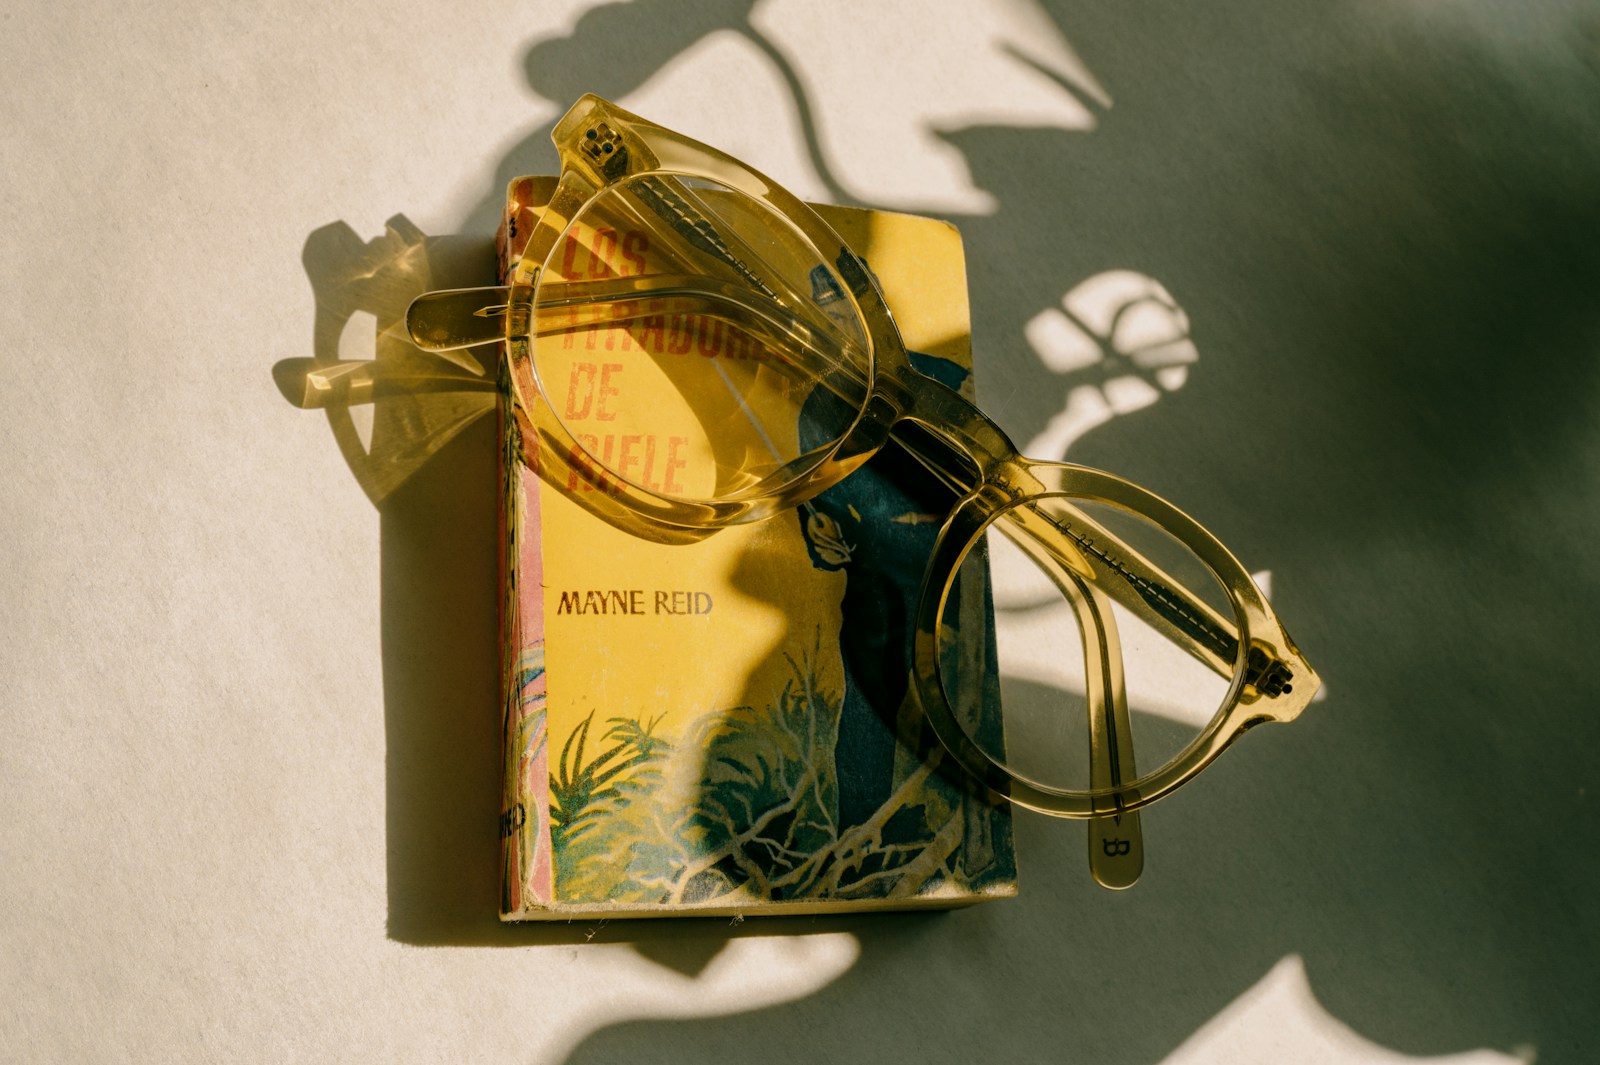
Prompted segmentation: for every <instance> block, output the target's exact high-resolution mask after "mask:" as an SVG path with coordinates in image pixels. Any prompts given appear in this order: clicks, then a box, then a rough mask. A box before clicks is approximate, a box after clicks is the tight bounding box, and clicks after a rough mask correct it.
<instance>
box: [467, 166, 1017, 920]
mask: <svg viewBox="0 0 1600 1065" xmlns="http://www.w3.org/2000/svg"><path fill="white" fill-rule="evenodd" d="M554 184H555V183H554V179H550V178H520V179H517V180H516V181H513V182H512V183H511V185H510V187H509V190H508V195H507V203H506V213H505V218H504V221H503V224H502V226H501V229H500V233H499V236H498V239H497V250H498V252H499V256H500V263H501V268H502V273H503V274H504V273H506V272H507V271H508V270H509V268H510V266H511V265H512V264H514V263H515V262H516V260H517V258H518V257H519V256H520V255H521V253H522V251H523V249H524V247H525V245H526V242H527V239H528V237H529V235H530V234H531V233H532V231H533V229H534V224H535V223H536V221H537V219H538V217H539V212H540V211H541V209H542V207H543V205H544V204H545V203H546V202H548V199H549V197H550V195H551V192H552V190H553V188H554ZM817 210H818V211H819V212H820V213H821V214H822V215H823V217H824V218H825V219H826V220H827V221H828V223H829V224H830V225H832V226H833V227H834V228H835V229H836V230H837V231H838V232H839V233H840V235H841V236H842V237H843V238H844V239H845V240H846V241H847V242H848V243H849V244H850V246H851V247H852V248H853V249H854V250H856V252H857V254H858V255H860V256H861V257H862V258H863V259H864V261H866V263H867V264H868V266H869V269H871V270H872V271H873V273H874V276H875V277H876V278H877V280H878V282H879V284H880V287H881V288H882V290H883V292H884V295H885V298H886V300H887V302H888V305H889V307H890V309H891V311H892V312H893V313H894V315H895V317H896V320H897V322H898V323H899V325H900V327H901V330H902V335H903V337H904V339H905V342H906V345H907V347H908V348H909V349H911V350H912V352H913V355H912V358H913V362H914V364H915V365H916V366H917V368H918V369H919V370H921V371H923V372H925V373H929V374H930V375H933V376H936V377H939V378H941V379H942V380H944V381H945V382H946V383H949V384H951V385H952V386H956V387H960V388H962V389H963V390H964V391H967V392H968V394H969V395H970V392H971V388H972V380H971V351H970V326H969V322H968V316H967V296H966V278H965V264H964V259H963V256H962V249H961V240H960V235H959V233H958V232H957V231H956V230H955V228H954V227H953V226H950V225H948V224H947V223H943V222H939V221H936V220H932V219H926V218H918V217H914V216H910V215H903V214H895V213H890V212H882V211H869V210H862V209H854V208H841V207H828V206H819V207H818V208H817ZM614 328H615V329H617V330H619V331H620V330H622V329H623V328H624V327H623V326H622V325H617V326H615V327H614ZM598 339H599V344H598V350H600V351H601V352H602V353H603V351H604V350H605V348H606V347H607V346H609V344H611V343H618V342H620V343H624V344H625V343H627V341H626V340H625V339H621V338H620V337H610V336H606V334H605V333H604V331H603V329H602V332H601V333H600V334H599V338H598ZM587 340H588V343H590V344H596V343H597V337H596V335H595V334H594V333H593V332H591V333H589V334H588V335H587ZM702 354H704V353H702ZM708 357H716V356H715V353H714V352H713V353H712V354H711V355H710V356H708ZM598 369H603V366H601V367H597V370H598ZM502 375H504V366H502ZM567 413H568V414H569V415H571V414H572V412H570V411H569V412H567ZM574 421H575V422H576V424H574ZM568 422H569V427H571V428H573V429H574V430H581V429H582V428H584V426H583V425H582V417H581V414H580V415H579V416H577V417H576V419H574V418H571V417H569V419H568ZM501 427H502V442H503V447H502V489H503V491H502V501H501V534H502V545H503V550H502V565H503V569H502V578H503V586H504V589H505V597H504V603H503V611H502V618H501V634H502V662H503V667H504V670H503V677H504V682H503V697H504V726H505V781H504V805H503V809H502V815H501V838H502V859H503V860H502V872H503V882H502V893H501V918H502V919H503V920H541V919H567V918H572V917H644V916H665V915H678V914H700V915H719V914H720V915H756V914H785V913H787V914H801V913H823V912H849V911H859V910H873V909H913V908H945V907H951V906H957V905H963V904H968V903H973V902H978V901H983V900H987V899H995V898H1003V897H1008V896H1011V895H1014V894H1015V893H1016V859H1015V852H1014V848H1013V841H1012V830H1011V820H1010V811H1009V808H1007V807H1005V806H1004V805H1002V804H996V803H995V801H994V800H992V799H990V798H988V797H986V796H983V795H981V794H978V793H976V791H975V789H973V788H972V787H971V785H970V783H969V782H967V781H964V780H962V779H960V778H959V777H957V776H947V775H946V774H951V773H959V771H958V770H952V769H949V768H947V766H946V765H943V764H941V762H942V760H941V759H940V758H938V757H937V756H934V755H930V754H928V753H927V752H928V751H929V747H928V745H927V744H926V743H925V742H923V737H922V735H921V734H920V732H919V728H920V719H919V717H918V711H917V708H916V700H915V698H914V697H911V696H909V695H908V685H909V668H910V660H911V659H910V655H911V637H912V631H911V630H912V625H913V622H912V620H911V618H912V613H913V611H914V608H915V603H916V596H917V593H918V589H919V587H920V582H921V578H922V571H923V568H924V567H925V565H926V562H927V559H928V557H929V554H930V553H931V549H932V545H933V541H934V538H935V536H936V535H937V531H938V529H939V526H940V524H941V523H942V522H943V519H944V517H945V515H946V514H947V513H948V511H949V509H950V506H951V503H952V502H953V500H952V497H951V496H950V494H949V492H948V490H947V489H945V488H943V487H942V486H941V485H939V484H938V482H937V481H936V480H935V479H934V478H933V477H932V475H931V474H929V473H928V472H927V471H926V470H924V469H922V468H921V467H920V466H918V465H917V464H916V463H915V462H914V461H912V460H911V459H910V457H909V456H908V455H906V454H905V453H904V452H902V451H901V450H900V449H899V448H898V446H897V445H893V444H890V445H889V446H888V447H886V448H885V449H884V450H883V451H882V452H881V453H880V454H878V455H877V456H875V457H874V458H873V459H872V460H871V461H870V462H868V463H867V464H866V465H865V466H864V467H862V468H861V469H860V470H857V471H856V472H855V473H853V474H852V475H851V476H850V477H848V478H846V479H845V480H844V481H843V482H841V483H840V484H838V485H835V486H834V487H833V488H830V489H829V490H828V491H827V492H824V493H822V494H821V495H819V496H818V497H816V499H814V500H812V501H811V502H810V503H808V504H806V505H805V506H804V507H801V508H797V509H796V510H795V511H793V512H791V513H789V514H783V515H779V516H777V517H774V518H771V519H768V520H766V521H763V522H759V523H755V524H752V525H745V526H738V527H734V528H729V529H724V530H721V531H719V532H717V533H715V534H713V535H710V536H708V537H705V538H703V539H700V540H698V541H696V542H692V543H686V544H662V543H654V542H650V541H646V540H643V539H639V538H636V537H634V536H631V535H629V534H628V533H626V532H623V531H620V530H618V529H615V528H613V527H611V526H610V525H608V524H607V523H606V522H604V521H603V520H602V519H600V518H598V517H596V516H595V515H594V514H592V513H591V512H590V511H589V510H586V509H584V508H583V507H582V506H580V505H578V503H577V502H575V501H574V500H573V499H572V498H570V494H572V493H579V492H583V491H589V490H604V484H603V483H589V484H585V483H580V482H579V481H578V480H577V479H575V478H574V479H572V480H571V481H570V483H565V484H562V485H551V484H549V483H546V482H545V481H542V480H541V479H540V478H539V477H538V476H537V475H536V473H535V472H534V471H533V470H530V469H529V468H528V467H527V466H525V465H523V463H522V461H521V459H520V456H521V442H520V440H519V439H518V427H517V423H516V420H515V419H514V418H511V417H508V416H506V415H505V414H504V413H503V414H502V419H501ZM595 428H596V430H597V434H598V432H599V431H601V430H603V429H604V428H605V427H604V426H596V427H595ZM579 435H580V436H581V435H582V434H581V433H580V434H579ZM592 439H593V440H594V443H591V444H590V446H591V447H595V448H599V447H600V446H601V445H600V444H599V439H600V437H599V436H598V435H596V436H594V437H593V438H592ZM638 446H642V445H638ZM667 472H668V473H670V468H669V469H668V471H667ZM974 575H975V576H976V580H977V581H978V582H979V583H978V585H977V586H975V587H973V588H971V589H967V588H965V587H964V588H963V589H962V593H961V595H962V602H963V604H964V606H963V608H962V616H961V624H960V626H959V629H960V634H959V637H958V639H957V640H956V641H954V643H955V644H956V646H952V647H951V648H949V649H948V651H947V653H948V654H950V655H951V656H952V657H953V658H956V657H959V658H960V659H961V665H960V668H956V669H953V670H951V671H950V675H951V676H954V677H957V678H959V680H958V681H956V682H955V683H959V684H962V685H971V686H972V689H971V691H970V692H966V693H964V698H963V701H964V702H965V703H966V704H967V705H970V706H973V707H976V708H977V710H976V711H975V712H977V713H980V714H983V715H985V726H984V727H986V728H989V729H990V730H991V732H992V731H993V730H995V729H998V728H999V724H998V717H999V707H998V700H999V684H998V678H997V674H996V669H995V663H994V650H993V648H994V637H993V614H992V608H991V607H990V600H989V595H988V589H987V586H986V584H984V583H982V582H983V581H984V579H985V578H984V570H983V568H982V567H981V566H971V565H969V566H966V567H964V569H963V577H962V580H964V581H970V580H972V579H973V576H974ZM947 683H951V682H950V681H948V680H947ZM919 751H921V752H923V753H921V754H919Z"/></svg>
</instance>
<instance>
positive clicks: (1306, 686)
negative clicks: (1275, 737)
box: [913, 460, 1321, 819]
mask: <svg viewBox="0 0 1600 1065" xmlns="http://www.w3.org/2000/svg"><path fill="white" fill-rule="evenodd" d="M1024 461H1025V462H1026V465H1027V466H1028V468H1029V472H1030V473H1032V474H1034V475H1036V476H1038V478H1039V480H1040V481H1041V483H1042V490H1040V491H1036V492H1032V493H1029V494H1027V495H1023V496H1019V497H1011V498H1004V499H1000V500H999V501H998V502H997V501H996V500H997V497H996V496H995V495H994V494H993V493H986V492H982V491H979V492H973V493H971V494H970V495H968V496H966V497H965V498H963V499H962V500H961V501H960V502H958V503H957V505H956V507H955V508H954V509H953V510H952V511H951V514H950V517H949V518H948V519H947V520H946V521H945V523H944V525H943V526H942V527H941V528H940V531H939V535H938V538H937V540H936V541H935V545H934V549H933V552H932V555H931V556H930V558H929V562H928V568H927V569H926V570H925V571H924V575H923V584H922V589H921V592H920V594H919V596H918V602H917V613H916V631H915V634H914V646H915V653H914V655H913V677H914V685H915V687H916V691H917V697H918V699H919V700H920V702H921V704H922V708H923V711H924V713H925V715H926V717H927V720H928V722H929V724H930V726H931V727H932V729H933V732H934V734H935V736H937V737H938V739H939V741H940V743H941V744H942V745H943V746H944V748H945V749H946V751H947V752H948V753H949V754H950V755H951V756H952V757H953V758H954V759H955V761H956V762H957V764H959V765H960V766H961V767H962V768H963V769H964V770H966V771H967V772H968V773H969V774H970V775H971V776H973V777H974V778H975V779H976V780H978V781H979V782H981V783H982V784H983V785H984V786H985V787H986V788H987V789H988V790H989V791H990V792H991V793H993V794H995V795H996V796H999V797H1001V798H1003V799H1005V800H1007V801H1009V802H1013V803H1015V804H1017V805H1019V806H1022V807H1024V808H1027V809H1031V810H1034V811H1036V812H1039V813H1045V814H1051V815H1054V816H1058V817H1069V818H1075V819H1079V818H1081V819H1088V818H1096V817H1106V816H1115V815H1117V814H1120V813H1124V812H1131V811H1135V810H1139V809H1142V808H1143V807H1146V806H1149V805H1151V804H1152V803H1154V802H1156V801H1158V800H1160V799H1162V798H1164V797H1166V796H1168V795H1170V794H1171V793H1172V792H1173V791H1175V790H1177V788H1179V787H1181V786H1182V785H1183V784H1185V783H1187V782H1188V781H1190V780H1192V779H1194V777H1196V776H1197V775H1199V774H1200V773H1201V772H1202V771H1203V770H1205V769H1206V768H1207V767H1208V766H1210V765H1211V763H1212V762H1214V761H1215V760H1216V759H1217V757H1218V756H1220V755H1221V754H1222V752H1223V751H1224V750H1226V749H1227V747H1228V746H1229V745H1230V744H1231V743H1232V742H1233V741H1234V740H1236V739H1237V738H1238V737H1239V736H1240V735H1241V734H1243V733H1244V732H1245V731H1246V730H1247V729H1249V728H1251V727H1253V726H1255V725H1256V724H1260V723H1263V722H1268V721H1272V722H1288V721H1293V720H1294V719H1295V718H1297V717H1298V716H1299V715H1300V713H1301V712H1302V711H1303V710H1304V709H1305V707H1306V706H1307V705H1308V704H1309V703H1310V702H1311V699H1312V697H1313V696H1314V695H1315V693H1316V691H1317V689H1318V687H1319V686H1320V683H1321V682H1320V678H1319V677H1318V676H1317V674H1316V673H1315V671H1314V670H1312V668H1311V667H1310V665H1309V663H1307V662H1306V661H1305V659H1304V657H1303V656H1302V655H1301V654H1300V652H1299V649H1298V648H1297V647H1296V646H1295V645H1294V643H1293V641H1292V640H1291V639H1290V638H1289V636H1288V633H1287V632H1286V631H1285V630H1284V628H1283V625H1282V624H1281V622H1279V620H1278V618H1277V615H1276V613H1275V612H1274V611H1273V610H1272V608H1271V606H1270V605H1269V604H1268V603H1267V601H1266V599H1265V597H1264V596H1263V595H1262V594H1261V591H1260V589H1259V588H1257V587H1256V584H1255V582H1254V580H1252V579H1251V577H1250V574H1249V571H1248V570H1246V569H1245V567H1244V565H1243V564H1242V563H1241V562H1240V561H1239V560H1238V559H1237V558H1236V557H1235V556H1234V555H1233V553H1232V552H1230V551H1229V550H1228V549H1227V547H1226V546H1224V545H1223V544H1222V542H1221V541H1220V540H1218V539H1217V538H1216V537H1215V536H1213V535H1212V534H1211V533H1210V531H1209V530H1207V529H1206V528H1205V527H1204V526H1202V525H1201V524H1200V523H1199V522H1197V521H1196V520H1195V519H1194V518H1192V517H1190V516H1189V515H1188V514H1186V513H1185V512H1184V511H1182V510H1181V509H1179V508H1178V507H1177V506H1175V505H1173V504H1172V503H1170V502H1168V501H1167V500H1165V499H1163V498H1162V497H1160V496H1159V495H1157V494H1156V493H1154V492H1152V491H1150V490H1149V489H1147V488H1144V487H1142V486H1140V485H1137V484H1134V483H1133V482H1131V481H1128V480H1126V479H1125V478H1122V477H1118V476H1117V475H1115V474H1111V473H1106V472H1105V471H1102V470H1095V469H1090V468H1088V467H1084V466H1075V465H1072V464H1069V463H1052V462H1041V461H1036V460H1024ZM1050 497H1062V498H1068V499H1073V500H1081V501H1087V502H1094V503H1104V504H1107V505H1109V506H1112V507H1115V508H1118V509H1120V510H1124V511H1127V512H1129V513H1132V514H1136V515H1138V516H1139V517H1141V518H1144V519H1146V520H1149V521H1151V522H1152V523H1154V524H1155V525H1156V526H1158V527H1159V528H1161V529H1162V530H1163V531H1164V532H1165V533H1167V534H1168V535H1170V536H1172V537H1173V538H1174V539H1175V540H1176V541H1177V542H1178V543H1179V544H1181V545H1182V546H1183V547H1185V548H1187V549H1188V550H1190V551H1192V552H1194V554H1195V555H1196V556H1197V557H1198V558H1199V559H1200V561H1201V562H1202V563H1203V564H1205V565H1206V566H1207V567H1208V568H1209V569H1210V570H1211V571H1212V573H1213V574H1215V575H1216V576H1217V578H1218V580H1219V581H1220V582H1221V586H1222V588H1223V590H1224V592H1225V594H1226V595H1227V597H1228V602H1229V605H1230V606H1231V607H1232V609H1233V614H1234V622H1235V626H1236V628H1237V631H1238V642H1237V649H1236V655H1235V661H1234V664H1233V669H1232V676H1231V678H1230V682H1229V688H1228V691H1227V693H1226V695H1225V696H1224V698H1223V700H1222V702H1221V703H1220V704H1219V706H1218V710H1217V712H1216V714H1215V715H1214V716H1213V717H1212V719H1211V721H1210V722H1209V723H1208V724H1207V725H1206V727H1205V728H1203V729H1202V730H1201V731H1200V732H1199V733H1198V734H1197V735H1196V736H1195V738H1194V739H1192V740H1191V741H1190V742H1189V743H1188V744H1187V745H1186V746H1185V748H1184V749H1183V750H1182V751H1180V752H1179V753H1178V754H1176V755H1174V756H1173V757H1172V758H1171V759H1170V760H1168V761H1167V762H1166V763H1165V764H1164V765H1163V766H1162V767H1161V768H1159V769H1157V770H1155V771H1154V772H1152V773H1149V774H1146V775H1144V776H1141V777H1136V778H1135V779H1134V780H1133V781H1131V782H1129V783H1126V784H1123V785H1121V786H1118V787H1110V788H1086V789H1065V788H1063V789H1057V788H1050V787H1046V786H1041V785H1039V784H1037V783H1035V782H1033V781H1030V780H1028V779H1026V778H1024V777H1021V776H1019V775H1018V774H1016V773H1014V772H1012V771H1011V770H1010V769H1008V768H1007V767H1006V766H1005V765H1004V764H1002V763H1000V762H999V761H997V760H996V759H995V758H993V757H992V756H991V755H989V754H988V753H987V752H986V751H984V750H983V749H982V748H981V747H980V746H978V744H977V743H976V742H974V741H973V739H972V738H971V736H970V735H969V734H968V733H967V732H966V730H965V729H964V728H962V727H961V725H960V721H959V718H958V716H957V714H956V712H955V709H954V707H953V706H952V705H951V703H950V699H949V696H948V693H947V691H946V689H945V687H944V684H943V683H942V680H941V677H940V665H939V655H938V646H939V642H938V641H939V637H938V632H939V629H940V628H941V627H942V624H943V622H942V618H943V615H944V610H945V604H946V601H947V599H948V597H949V594H950V590H951V588H952V587H953V585H954V582H955V580H956V576H957V574H958V573H959V572H960V567H961V564H962V563H963V562H964V561H965V559H966V556H967V554H968V553H969V552H970V551H971V550H972V549H973V547H974V546H976V544H977V543H978V542H979V541H980V540H981V539H982V537H983V535H984V534H985V533H986V532H987V531H988V530H989V529H990V528H991V527H994V526H995V524H996V523H997V522H1000V521H1003V520H1005V518H1006V515H1007V513H1008V512H1010V511H1012V510H1014V509H1015V508H1017V507H1019V506H1022V505H1025V504H1026V503H1027V502H1028V501H1030V500H1033V499H1041V498H1050ZM1252 649H1256V650H1259V651H1260V652H1261V653H1263V654H1266V655H1268V656H1269V657H1270V658H1271V659H1272V660H1274V661H1277V662H1282V663H1285V664H1288V665H1292V666H1293V667H1294V669H1295V675H1294V684H1295V686H1296V687H1295V690H1294V691H1292V692H1286V693H1283V694H1281V695H1277V696H1274V697H1263V694H1262V693H1261V692H1258V691H1255V690H1254V689H1253V688H1251V686H1250V684H1249V682H1248V675H1249V670H1248V667H1247V663H1248V661H1249V656H1250V655H1251V652H1252Z"/></svg>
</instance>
